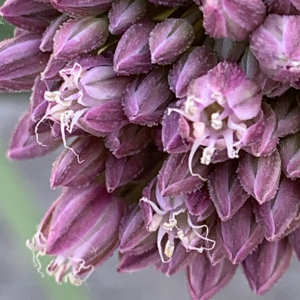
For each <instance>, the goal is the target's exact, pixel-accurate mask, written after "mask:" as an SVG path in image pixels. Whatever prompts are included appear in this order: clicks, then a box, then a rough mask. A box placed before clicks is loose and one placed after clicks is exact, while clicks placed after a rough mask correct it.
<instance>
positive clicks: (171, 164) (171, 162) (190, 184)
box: [158, 153, 209, 197]
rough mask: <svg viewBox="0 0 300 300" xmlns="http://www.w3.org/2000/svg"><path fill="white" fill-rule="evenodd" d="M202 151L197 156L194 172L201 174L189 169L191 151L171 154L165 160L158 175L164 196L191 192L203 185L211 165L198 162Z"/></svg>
mask: <svg viewBox="0 0 300 300" xmlns="http://www.w3.org/2000/svg"><path fill="white" fill-rule="evenodd" d="M199 156H200V153H197V154H196V156H195V160H194V161H193V164H194V172H197V174H199V176H200V177H201V178H202V179H201V178H199V176H192V175H191V174H190V171H189V169H188V159H189V153H182V154H171V155H169V157H168V159H167V160H166V161H165V162H164V165H163V166H162V168H161V170H160V171H159V175H158V186H159V191H160V193H161V195H162V196H163V197H171V196H174V195H179V194H184V193H190V192H193V191H196V190H197V189H199V188H200V187H201V186H202V185H203V179H205V178H206V177H207V174H208V171H209V167H207V166H203V165H201V164H199V163H198V160H197V158H198V159H199Z"/></svg>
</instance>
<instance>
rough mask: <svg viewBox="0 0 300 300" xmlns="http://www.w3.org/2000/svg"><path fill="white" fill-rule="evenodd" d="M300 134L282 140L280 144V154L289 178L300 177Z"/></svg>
mask: <svg viewBox="0 0 300 300" xmlns="http://www.w3.org/2000/svg"><path fill="white" fill-rule="evenodd" d="M299 141H300V132H298V133H296V134H292V135H289V136H287V137H286V138H284V139H282V140H281V141H280V143H279V153H280V157H281V160H282V165H283V171H284V173H285V175H286V176H287V177H288V178H291V179H297V178H299V177H300V149H299Z"/></svg>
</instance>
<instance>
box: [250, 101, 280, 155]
mask: <svg viewBox="0 0 300 300" xmlns="http://www.w3.org/2000/svg"><path fill="white" fill-rule="evenodd" d="M261 107H262V110H263V123H264V128H263V132H262V133H261V134H260V139H257V142H255V143H253V144H251V145H249V146H248V147H244V149H245V150H246V151H248V152H250V153H251V154H252V155H254V156H257V157H259V156H268V155H271V154H272V153H273V152H274V151H275V149H276V146H277V144H278V142H279V139H278V136H277V118H276V115H275V113H274V111H273V109H272V108H271V106H270V105H269V104H268V103H265V102H263V103H262V104H261Z"/></svg>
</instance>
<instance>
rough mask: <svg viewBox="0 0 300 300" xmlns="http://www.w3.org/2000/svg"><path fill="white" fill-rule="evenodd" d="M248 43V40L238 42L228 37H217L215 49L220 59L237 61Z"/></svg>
mask: <svg viewBox="0 0 300 300" xmlns="http://www.w3.org/2000/svg"><path fill="white" fill-rule="evenodd" d="M247 45H248V41H241V42H236V41H232V40H230V39H226V38H225V39H217V40H215V44H214V51H215V53H216V55H217V58H218V60H220V61H230V62H237V61H238V60H239V59H240V58H241V56H242V55H243V53H244V51H245V49H246V47H247ZM243 71H244V70H243ZM247 75H248V74H247ZM247 77H248V78H251V77H249V76H247ZM251 79H252V78H251Z"/></svg>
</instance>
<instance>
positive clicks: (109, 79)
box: [79, 57, 131, 106]
mask: <svg viewBox="0 0 300 300" xmlns="http://www.w3.org/2000/svg"><path fill="white" fill-rule="evenodd" d="M102 60H103V61H101V60H100V61H99V63H98V64H97V65H95V66H93V67H92V68H90V67H89V68H90V70H88V71H87V72H82V77H81V79H80V85H79V88H81V89H82V90H83V96H82V99H80V103H81V104H83V105H85V106H93V105H97V104H99V103H101V102H103V101H106V100H111V99H115V98H120V97H121V96H122V95H123V93H124V92H125V88H126V86H127V84H128V83H129V82H130V81H131V78H129V77H124V76H117V75H116V74H115V73H114V71H113V68H112V65H111V63H110V62H108V61H107V60H106V59H104V58H103V57H102ZM83 68H84V66H83Z"/></svg>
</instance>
